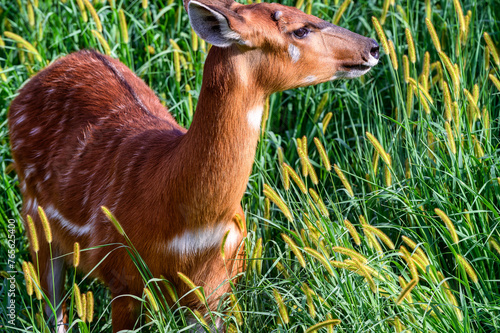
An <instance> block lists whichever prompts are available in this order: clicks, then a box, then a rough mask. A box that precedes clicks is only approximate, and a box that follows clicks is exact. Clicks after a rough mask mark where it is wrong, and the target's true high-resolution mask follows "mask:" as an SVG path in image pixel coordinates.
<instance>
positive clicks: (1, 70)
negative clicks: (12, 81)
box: [0, 66, 7, 82]
mask: <svg viewBox="0 0 500 333" xmlns="http://www.w3.org/2000/svg"><path fill="white" fill-rule="evenodd" d="M2 72H3V69H2V67H1V66H0V79H2V81H3V82H7V75H5V73H2Z"/></svg>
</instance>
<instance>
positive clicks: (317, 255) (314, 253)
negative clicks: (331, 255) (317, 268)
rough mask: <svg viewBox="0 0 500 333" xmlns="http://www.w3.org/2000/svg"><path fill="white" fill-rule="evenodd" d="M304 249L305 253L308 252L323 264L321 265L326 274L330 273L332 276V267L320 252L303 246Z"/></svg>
mask: <svg viewBox="0 0 500 333" xmlns="http://www.w3.org/2000/svg"><path fill="white" fill-rule="evenodd" d="M304 251H306V252H307V254H309V255H310V256H311V257H314V258H316V259H318V261H319V262H320V263H321V264H322V265H323V267H324V268H325V269H326V271H327V272H328V274H330V275H331V276H334V273H333V269H332V267H331V265H330V263H329V262H328V260H327V259H326V258H325V257H324V256H323V255H322V254H321V253H319V252H318V251H316V250H314V249H311V248H310V247H304Z"/></svg>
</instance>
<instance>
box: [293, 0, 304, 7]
mask: <svg viewBox="0 0 500 333" xmlns="http://www.w3.org/2000/svg"><path fill="white" fill-rule="evenodd" d="M303 5H304V0H297V3H296V4H295V7H296V8H298V9H301V8H302V6H303Z"/></svg>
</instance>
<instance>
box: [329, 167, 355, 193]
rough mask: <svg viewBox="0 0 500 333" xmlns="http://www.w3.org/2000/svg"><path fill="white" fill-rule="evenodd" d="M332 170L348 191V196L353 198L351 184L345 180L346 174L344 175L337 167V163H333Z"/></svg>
mask: <svg viewBox="0 0 500 333" xmlns="http://www.w3.org/2000/svg"><path fill="white" fill-rule="evenodd" d="M333 170H335V173H336V174H337V176H339V178H340V181H341V182H342V184H343V185H344V187H345V189H346V191H347V193H349V196H350V197H351V198H354V191H353V190H352V187H351V184H350V183H349V181H348V180H347V178H346V176H345V175H344V173H343V172H342V170H340V168H339V167H338V165H337V164H334V165H333Z"/></svg>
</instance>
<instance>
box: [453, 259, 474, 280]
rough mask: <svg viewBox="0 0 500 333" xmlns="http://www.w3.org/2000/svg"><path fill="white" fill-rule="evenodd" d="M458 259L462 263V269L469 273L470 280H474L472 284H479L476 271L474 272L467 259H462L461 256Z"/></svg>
mask: <svg viewBox="0 0 500 333" xmlns="http://www.w3.org/2000/svg"><path fill="white" fill-rule="evenodd" d="M457 259H458V261H459V262H460V264H461V265H462V267H463V268H464V269H465V272H466V273H467V275H468V276H469V278H470V279H471V280H472V282H474V283H478V277H477V274H476V271H474V268H473V267H472V265H471V264H470V263H469V262H468V261H467V259H465V258H464V257H462V256H461V255H459V254H458V255H457Z"/></svg>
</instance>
